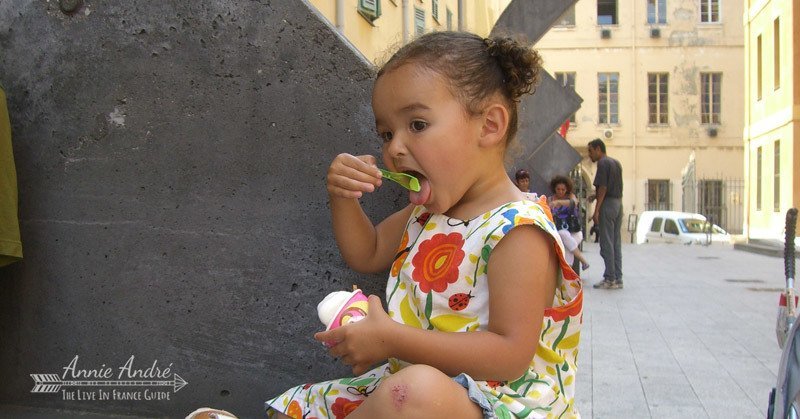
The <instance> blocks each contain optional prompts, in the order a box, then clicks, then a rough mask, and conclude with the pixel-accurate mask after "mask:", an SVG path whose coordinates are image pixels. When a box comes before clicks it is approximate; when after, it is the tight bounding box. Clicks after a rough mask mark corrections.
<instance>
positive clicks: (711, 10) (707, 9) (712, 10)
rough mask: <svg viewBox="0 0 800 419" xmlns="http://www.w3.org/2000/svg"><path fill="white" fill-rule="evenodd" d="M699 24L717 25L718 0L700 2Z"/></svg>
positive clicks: (702, 0)
mask: <svg viewBox="0 0 800 419" xmlns="http://www.w3.org/2000/svg"><path fill="white" fill-rule="evenodd" d="M700 22H702V23H719V0H700Z"/></svg>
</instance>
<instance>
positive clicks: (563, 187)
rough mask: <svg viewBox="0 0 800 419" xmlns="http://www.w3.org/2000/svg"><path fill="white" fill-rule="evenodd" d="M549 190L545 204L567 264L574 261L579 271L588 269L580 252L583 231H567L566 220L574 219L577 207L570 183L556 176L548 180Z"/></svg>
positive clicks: (564, 178)
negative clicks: (562, 244) (550, 214)
mask: <svg viewBox="0 0 800 419" xmlns="http://www.w3.org/2000/svg"><path fill="white" fill-rule="evenodd" d="M550 190H551V191H552V192H553V195H551V196H550V197H549V198H547V203H548V204H549V205H550V212H551V213H552V214H553V220H554V221H555V223H556V228H557V229H558V234H559V236H561V242H562V243H564V248H565V249H566V250H567V253H566V259H567V263H569V264H570V265H572V262H573V261H574V260H575V259H578V261H579V262H580V263H581V269H583V270H587V269H589V262H588V261H587V260H586V258H585V257H584V256H583V252H581V249H580V244H581V242H582V241H583V231H580V230H578V231H576V232H572V231H569V225H568V224H567V219H568V218H570V217H576V216H577V215H576V213H577V207H578V197H576V196H575V194H574V193H572V181H571V180H570V179H569V178H568V177H566V176H556V177H554V178H553V179H551V180H550Z"/></svg>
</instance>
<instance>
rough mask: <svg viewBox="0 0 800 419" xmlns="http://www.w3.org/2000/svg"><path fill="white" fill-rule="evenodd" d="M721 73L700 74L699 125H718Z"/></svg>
mask: <svg viewBox="0 0 800 419" xmlns="http://www.w3.org/2000/svg"><path fill="white" fill-rule="evenodd" d="M721 84H722V73H700V123H701V124H719V123H720V91H721V90H722V89H721Z"/></svg>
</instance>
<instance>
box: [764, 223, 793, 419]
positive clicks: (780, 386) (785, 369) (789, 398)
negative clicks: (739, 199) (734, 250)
mask: <svg viewBox="0 0 800 419" xmlns="http://www.w3.org/2000/svg"><path fill="white" fill-rule="evenodd" d="M796 226H797V208H791V209H790V210H789V211H787V212H786V236H785V241H784V251H783V263H784V269H785V273H786V290H785V291H784V292H783V293H781V297H780V306H779V310H778V322H777V325H776V328H775V331H776V333H777V335H778V345H779V346H780V347H781V348H783V354H782V355H781V363H780V368H779V369H778V382H777V385H776V386H775V388H773V389H772V391H771V392H770V394H769V407H768V408H767V419H779V418H780V419H784V418H793V419H796V418H798V410H799V409H800V321H797V303H798V299H797V296H796V295H795V289H794V273H795V271H794V262H795V253H794V232H795V228H796Z"/></svg>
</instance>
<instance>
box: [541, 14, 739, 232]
mask: <svg viewBox="0 0 800 419" xmlns="http://www.w3.org/2000/svg"><path fill="white" fill-rule="evenodd" d="M742 9H743V5H742V0H735V1H730V0H646V1H640V0H596V1H579V2H577V3H576V4H575V5H574V6H573V8H572V9H571V10H568V11H567V12H566V13H565V14H564V15H563V16H562V17H561V19H560V20H559V22H558V24H557V26H555V27H553V28H551V29H550V31H549V32H548V33H547V34H546V35H545V36H544V37H543V38H542V39H541V40H540V41H539V42H538V43H537V44H536V48H537V49H538V50H539V52H540V53H541V54H542V56H543V58H544V67H545V68H546V69H547V70H548V72H549V73H550V74H552V75H554V76H555V77H556V79H557V80H559V81H561V82H562V83H563V84H564V85H565V86H567V88H574V89H575V91H576V92H577V93H578V94H579V95H580V96H581V97H582V98H583V104H582V106H581V108H580V109H579V110H578V112H577V113H576V115H575V116H574V117H573V121H572V123H571V126H570V129H569V131H568V133H567V141H569V143H570V144H571V145H572V146H573V147H574V148H575V149H576V150H578V151H579V152H581V153H583V155H584V156H586V152H585V150H586V144H587V143H588V142H589V141H590V140H592V139H594V138H601V139H603V141H604V142H605V143H606V146H607V151H608V155H609V156H612V157H614V158H616V159H618V160H619V161H620V163H621V164H622V167H623V181H624V191H623V209H624V212H625V214H626V217H627V214H640V213H641V212H642V211H645V210H677V211H680V210H687V211H692V212H702V213H706V214H707V215H711V216H713V217H714V220H715V223H718V224H720V225H721V226H723V228H725V229H727V230H729V231H730V232H732V233H740V232H741V229H742V222H741V219H742V218H743V214H742V212H743V210H742V202H743V196H742V194H743V191H742V181H741V179H742V173H743V163H742V160H743V147H742V128H743V122H742V115H743V114H744V106H743V103H742V98H743V93H742V86H743V85H744V70H743V68H742V67H743V66H742V61H743V56H744V35H743V31H742V21H741V18H742ZM581 167H582V172H583V177H584V179H585V180H586V181H587V182H588V183H589V184H591V182H592V180H593V178H594V171H595V168H596V165H595V164H592V163H591V161H589V160H588V158H585V159H584V160H583V161H582V163H581ZM701 207H702V208H703V209H702V210H700V209H698V208H701ZM630 221H633V220H630ZM623 237H625V235H623Z"/></svg>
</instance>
